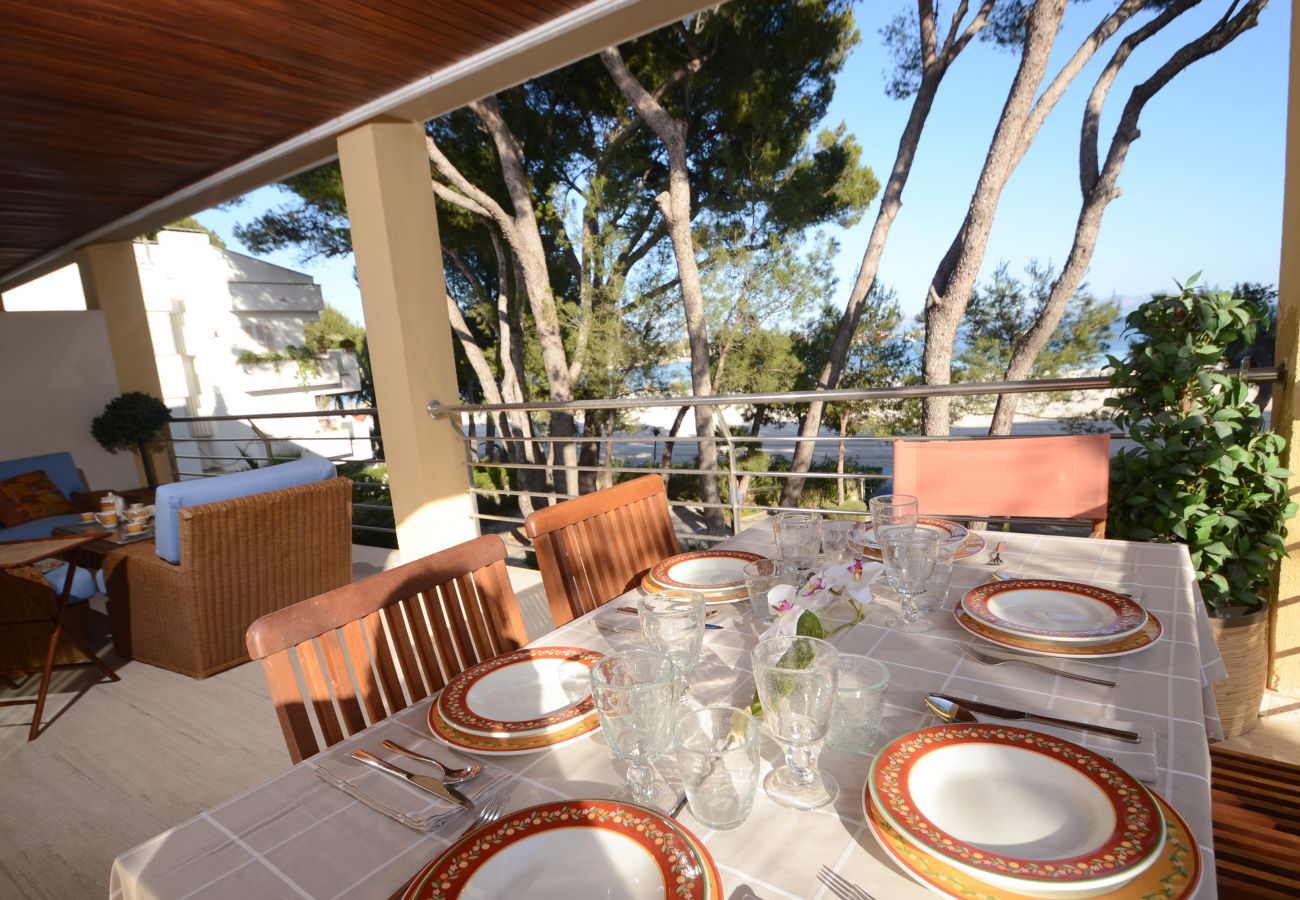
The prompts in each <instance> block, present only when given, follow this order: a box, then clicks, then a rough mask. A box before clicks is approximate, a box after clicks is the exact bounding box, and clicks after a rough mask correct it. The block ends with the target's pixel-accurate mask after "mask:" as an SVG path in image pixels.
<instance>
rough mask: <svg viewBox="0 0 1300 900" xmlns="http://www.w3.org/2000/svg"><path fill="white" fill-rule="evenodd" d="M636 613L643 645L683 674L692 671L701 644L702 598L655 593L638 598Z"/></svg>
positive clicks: (692, 594)
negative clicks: (665, 659) (671, 662)
mask: <svg viewBox="0 0 1300 900" xmlns="http://www.w3.org/2000/svg"><path fill="white" fill-rule="evenodd" d="M637 610H638V611H639V613H640V617H641V635H642V636H643V637H644V638H645V642H646V645H647V646H648V647H649V648H650V649H651V650H653V651H655V652H656V653H660V654H662V655H664V656H666V657H668V658H669V659H671V660H672V661H673V662H674V663H676V664H677V669H678V671H679V672H681V673H682V674H683V675H684V674H686V673H687V672H689V671H690V670H691V669H693V668H695V665H696V663H698V662H699V661H700V648H701V647H702V646H703V644H704V612H705V603H704V595H703V594H701V593H699V592H698V591H683V590H676V589H674V590H669V591H659V592H657V593H653V594H646V595H644V596H643V597H641V598H640V599H639V600H638V601H637Z"/></svg>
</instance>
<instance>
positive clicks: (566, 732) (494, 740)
mask: <svg viewBox="0 0 1300 900" xmlns="http://www.w3.org/2000/svg"><path fill="white" fill-rule="evenodd" d="M428 723H429V731H430V732H431V733H432V734H433V736H434V738H435V739H437V740H439V741H442V742H443V743H444V744H446V745H447V746H448V747H450V748H452V749H453V750H460V751H462V752H464V753H478V754H482V755H487V756H522V755H524V754H526V753H541V752H543V751H545V750H549V749H551V748H552V747H558V746H560V745H561V744H568V743H570V742H572V741H576V740H580V739H581V738H584V737H586V736H587V735H589V734H591V733H592V732H593V731H597V730H599V729H600V717H599V716H597V715H596V714H595V713H594V712H593V713H592V714H591V715H589V716H586V717H585V718H582V719H578V720H577V721H575V722H573V723H572V724H570V725H568V726H566V727H564V728H562V729H560V730H559V731H546V732H542V733H541V734H516V735H512V736H510V737H489V736H488V735H485V734H473V733H471V732H468V731H461V730H460V729H459V728H456V727H454V726H452V725H449V724H448V723H447V720H446V719H444V718H443V717H442V715H441V714H440V713H439V712H438V704H436V703H431V704H429V715H428Z"/></svg>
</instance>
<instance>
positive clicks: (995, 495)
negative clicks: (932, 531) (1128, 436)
mask: <svg viewBox="0 0 1300 900" xmlns="http://www.w3.org/2000/svg"><path fill="white" fill-rule="evenodd" d="M1109 486H1110V438H1109V437H1107V436H1106V435H1103V434H1088V435H1062V436H1059V437H1011V438H993V439H989V440H968V441H895V442H894V492H895V493H898V494H912V495H914V496H916V497H919V498H920V501H921V514H922V515H930V516H949V517H951V518H961V519H983V518H1001V517H1016V516H1024V517H1029V518H1037V519H1083V520H1086V521H1088V522H1090V523H1091V524H1092V536H1093V537H1097V538H1099V537H1105V535H1106V498H1107V495H1108V493H1109Z"/></svg>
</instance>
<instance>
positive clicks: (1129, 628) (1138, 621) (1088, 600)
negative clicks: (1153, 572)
mask: <svg viewBox="0 0 1300 900" xmlns="http://www.w3.org/2000/svg"><path fill="white" fill-rule="evenodd" d="M961 605H962V607H963V608H964V609H965V610H966V612H967V613H969V614H970V616H971V618H973V619H975V620H976V621H978V622H980V623H981V624H983V625H987V626H988V627H990V628H994V629H997V630H998V631H1002V632H1006V633H1007V634H1013V635H1017V636H1019V637H1028V638H1033V639H1036V640H1050V641H1053V642H1055V643H1091V644H1096V643H1102V642H1105V641H1113V640H1119V639H1120V638H1123V637H1127V636H1128V635H1130V634H1134V633H1136V632H1138V631H1140V630H1141V629H1142V626H1143V625H1145V624H1146V622H1147V611H1146V610H1145V609H1143V608H1142V606H1140V605H1139V604H1137V603H1134V602H1133V600H1132V598H1130V597H1126V596H1124V595H1123V594H1117V593H1115V592H1114V591H1108V590H1106V589H1105V588H1099V587H1095V586H1093V585H1091V584H1078V583H1077V582H1073V581H1057V580H1055V579H1048V578H1013V579H1008V580H1007V581H993V582H989V583H988V584H981V585H979V586H978V587H974V588H971V589H970V590H969V591H967V592H966V596H965V597H963V598H962V601H961Z"/></svg>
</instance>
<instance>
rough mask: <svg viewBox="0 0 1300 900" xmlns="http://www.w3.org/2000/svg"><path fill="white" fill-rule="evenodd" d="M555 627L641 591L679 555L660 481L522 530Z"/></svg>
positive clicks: (574, 504)
mask: <svg viewBox="0 0 1300 900" xmlns="http://www.w3.org/2000/svg"><path fill="white" fill-rule="evenodd" d="M524 530H525V532H527V534H528V537H529V538H530V539H531V540H532V542H533V548H534V549H535V550H536V551H537V565H538V567H539V568H540V569H541V570H542V585H543V587H545V589H546V599H547V601H548V602H549V603H550V605H551V617H552V618H553V619H554V620H555V624H556V625H557V626H559V625H563V624H564V623H565V622H569V621H572V620H573V619H575V618H577V617H578V616H580V615H582V614H584V613H587V612H590V611H591V610H593V609H595V608H596V607H598V606H600V605H602V604H605V603H608V602H609V601H610V600H613V599H614V598H615V597H617V596H618V595H619V594H622V593H623V592H624V591H627V590H629V589H631V588H633V587H636V586H637V585H638V584H640V583H641V576H643V575H644V574H645V573H646V571H647V570H649V569H650V567H652V566H653V565H654V564H655V563H657V562H659V561H660V560H661V559H664V558H666V557H669V556H673V555H674V554H677V553H680V552H681V545H680V544H678V543H677V535H676V534H674V533H673V522H672V517H671V515H670V514H669V512H668V492H667V491H666V490H665V489H664V481H663V478H661V477H660V476H658V475H644V476H642V477H641V478H636V479H633V480H632V481H627V482H624V483H623V484H619V485H615V486H614V487H612V488H606V489H605V490H603V491H596V492H595V493H593V494H587V495H585V496H582V497H578V498H577V499H575V500H568V501H565V502H564V503H557V504H556V505H555V506H548V507H547V508H546V509H539V510H538V511H537V512H535V513H533V514H532V515H530V516H529V517H528V518H527V520H525V522H524Z"/></svg>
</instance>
